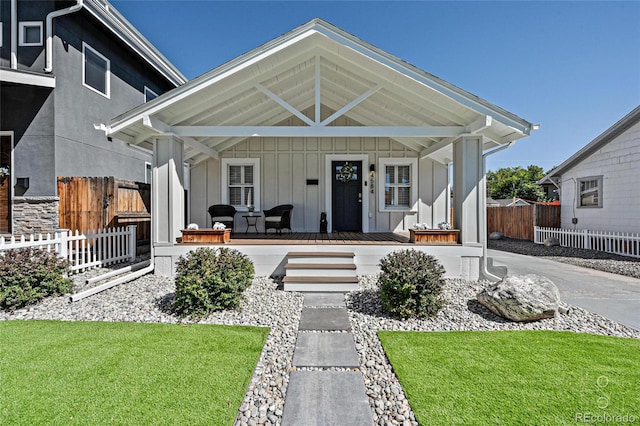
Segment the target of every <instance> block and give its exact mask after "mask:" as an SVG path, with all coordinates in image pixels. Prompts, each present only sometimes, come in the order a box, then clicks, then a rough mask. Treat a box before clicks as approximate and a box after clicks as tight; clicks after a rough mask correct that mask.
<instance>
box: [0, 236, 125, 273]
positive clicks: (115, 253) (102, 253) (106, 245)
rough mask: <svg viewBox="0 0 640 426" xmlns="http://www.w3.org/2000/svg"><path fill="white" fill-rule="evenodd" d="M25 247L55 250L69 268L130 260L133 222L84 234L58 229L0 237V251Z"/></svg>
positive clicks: (80, 268) (75, 269)
mask: <svg viewBox="0 0 640 426" xmlns="http://www.w3.org/2000/svg"><path fill="white" fill-rule="evenodd" d="M25 247H35V248H40V249H43V250H47V251H56V252H57V253H58V256H60V257H61V258H63V259H67V260H68V261H69V263H70V264H71V267H70V269H71V271H73V272H79V271H83V270H85V269H90V268H96V267H101V266H108V265H112V264H115V263H121V262H133V261H135V259H136V226H135V225H129V226H127V227H120V228H110V229H101V230H97V231H92V232H89V233H86V234H82V233H80V232H79V231H77V230H76V232H75V234H74V233H73V232H72V231H70V230H68V229H60V230H58V231H56V232H55V233H53V234H46V235H42V234H39V235H33V234H32V235H30V236H29V237H28V238H25V236H24V235H22V236H21V237H20V238H19V239H16V238H15V237H11V238H10V239H8V240H7V239H5V238H4V237H0V253H2V252H4V251H6V250H11V249H18V248H25Z"/></svg>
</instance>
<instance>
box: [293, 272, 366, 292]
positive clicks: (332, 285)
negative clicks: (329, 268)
mask: <svg viewBox="0 0 640 426" xmlns="http://www.w3.org/2000/svg"><path fill="white" fill-rule="evenodd" d="M282 282H283V283H284V291H302V292H307V291H308V292H326V293H330V292H348V291H354V290H357V289H358V277H357V276H351V277H346V276H336V277H328V276H316V277H291V276H288V275H287V276H286V277H284V279H283V280H282Z"/></svg>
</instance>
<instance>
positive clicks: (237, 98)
mask: <svg viewBox="0 0 640 426" xmlns="http://www.w3.org/2000/svg"><path fill="white" fill-rule="evenodd" d="M533 129H534V126H533V125H532V124H531V123H529V122H527V121H526V120H524V119H522V118H520V117H518V116H516V115H514V114H512V113H510V112H508V111H506V110H504V109H502V108H499V107H497V106H495V105H493V104H491V103H489V102H487V101H485V100H483V99H480V98H478V97H477V96H474V95H472V94H470V93H469V92H466V91H464V90H462V89H460V88H458V87H456V86H454V85H452V84H450V83H447V82H446V81H444V80H441V79H439V78H437V77H435V76H433V75H431V74H428V73H426V72H424V71H422V70H420V69H418V68H416V67H414V66H412V65H410V64H409V63H407V62H404V61H402V60H400V59H398V58H396V57H394V56H392V55H390V54H389V53H387V52H384V51H382V50H380V49H378V48H376V47H374V46H372V45H370V44H368V43H366V42H364V41H362V40H360V39H358V38H357V37H354V36H353V35H351V34H348V33H346V32H345V31H343V30H341V29H339V28H337V27H335V26H333V25H331V24H329V23H327V22H325V21H322V20H320V19H314V20H312V21H310V22H308V23H306V24H304V25H302V26H300V27H298V28H296V29H294V30H293V31H291V32H289V33H287V34H284V35H283V36H281V37H278V38H276V39H274V40H272V41H270V42H268V43H266V44H264V45H263V46H260V47H259V48H257V49H255V50H253V51H250V52H248V53H246V54H244V55H242V56H240V57H238V58H236V59H234V60H232V61H230V62H228V63H226V64H223V65H221V66H220V67H218V68H215V69H213V70H212V71H210V72H208V73H206V74H204V75H202V76H200V77H198V78H196V79H194V80H192V81H190V82H188V83H187V84H185V85H184V86H182V87H180V88H177V89H175V90H172V91H170V92H168V93H166V94H164V95H162V96H159V97H158V98H156V99H154V100H153V101H151V102H149V103H147V104H145V105H142V106H140V107H138V108H135V109H133V110H132V111H129V112H128V113H126V114H124V115H121V116H120V117H117V118H115V119H113V120H112V121H111V123H109V124H108V125H107V126H106V132H107V135H108V136H111V137H114V138H118V139H121V140H123V141H125V142H128V143H132V144H139V145H141V146H145V147H148V148H153V149H154V160H155V165H154V173H155V174H154V179H153V183H154V189H153V200H154V205H153V211H154V219H153V220H154V222H153V242H154V247H155V248H156V250H155V256H156V265H165V266H163V267H161V268H160V267H157V269H156V272H157V273H166V272H167V266H166V265H170V264H172V261H173V260H175V258H176V256H177V254H180V253H183V252H184V250H186V249H185V248H184V246H183V247H178V246H176V245H175V241H176V238H177V237H180V235H181V233H180V230H181V229H182V228H183V227H184V223H185V217H186V218H187V219H188V222H193V223H197V224H198V225H200V227H207V226H210V218H209V215H208V213H207V208H208V206H210V205H213V204H218V203H223V204H233V205H234V207H236V209H237V210H238V211H239V212H246V211H247V205H249V204H251V205H253V206H255V209H256V210H257V211H261V210H266V209H268V208H271V207H274V206H276V205H279V204H292V205H293V206H294V208H293V215H292V220H291V225H292V228H293V231H307V232H317V231H318V228H319V222H320V215H321V213H322V212H326V213H327V220H328V230H329V232H332V230H340V231H356V232H357V231H360V232H389V231H397V230H409V228H411V227H412V226H413V225H414V224H415V223H427V224H428V225H429V226H431V227H434V226H437V224H438V223H440V222H446V221H448V218H449V210H450V208H451V207H453V208H454V211H455V215H456V217H455V224H456V228H459V229H460V242H461V246H456V247H450V248H447V249H446V250H448V253H450V254H453V255H454V256H457V258H458V260H457V262H458V264H457V266H456V267H455V268H454V269H453V270H452V272H451V274H452V275H454V276H465V277H471V278H477V277H478V275H479V267H480V260H481V258H482V243H483V242H484V239H485V231H484V226H483V223H484V221H483V218H484V198H485V194H484V190H483V188H484V174H483V154H484V153H486V152H487V150H491V148H495V147H500V148H502V147H506V146H507V144H509V143H510V142H512V141H515V140H517V139H520V138H524V137H526V136H528V135H529V133H530V132H531V131H532V130H533ZM184 162H186V163H188V164H190V185H191V186H190V191H189V195H190V198H189V200H188V206H189V208H188V209H187V211H185V208H184V203H183V182H184V180H183V168H182V164H183V163H184ZM346 164H348V166H351V167H348V169H351V171H355V173H349V177H350V179H348V182H346V181H345V179H344V176H343V173H341V171H343V168H344V166H345V165H346ZM450 164H453V179H454V180H455V187H454V191H453V192H454V198H453V206H451V205H450V201H449V184H450V182H451V180H452V179H451V176H449V165H450ZM347 186H349V188H347ZM240 214H242V213H239V215H240ZM185 215H186V216H185ZM236 222H237V223H241V222H242V219H241V218H238V217H237V218H236ZM442 250H445V249H442ZM262 251H263V252H264V251H265V250H264V248H262ZM160 258H164V259H165V260H164V261H160V260H159V259H160ZM167 259H168V260H167ZM376 262H377V260H376Z"/></svg>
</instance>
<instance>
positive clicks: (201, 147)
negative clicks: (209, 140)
mask: <svg viewBox="0 0 640 426" xmlns="http://www.w3.org/2000/svg"><path fill="white" fill-rule="evenodd" d="M181 139H182V141H183V142H184V145H185V146H188V147H189V148H191V149H193V150H194V151H197V152H199V153H201V154H206V155H208V156H209V157H213V158H219V157H220V156H219V155H218V151H216V150H215V149H211V148H209V147H208V146H206V145H205V144H203V143H201V142H198V141H197V140H195V139H193V138H190V137H187V136H183V137H181Z"/></svg>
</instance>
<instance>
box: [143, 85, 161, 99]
mask: <svg viewBox="0 0 640 426" xmlns="http://www.w3.org/2000/svg"><path fill="white" fill-rule="evenodd" d="M147 93H153V95H154V96H155V98H157V97H158V96H159V95H158V94H157V93H156V92H154V91H153V90H151V89H149V88H148V87H147V86H144V102H145V103H147V102H149V101H150V99H147ZM155 98H154V99H155Z"/></svg>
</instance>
